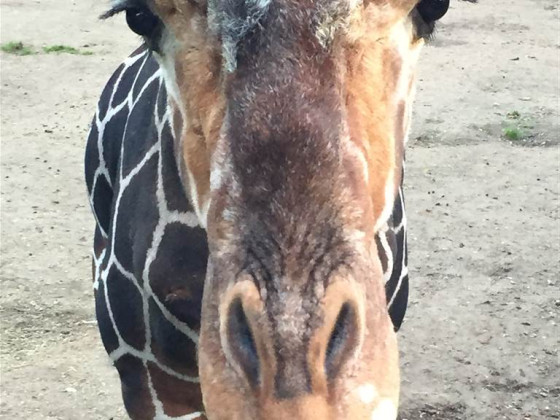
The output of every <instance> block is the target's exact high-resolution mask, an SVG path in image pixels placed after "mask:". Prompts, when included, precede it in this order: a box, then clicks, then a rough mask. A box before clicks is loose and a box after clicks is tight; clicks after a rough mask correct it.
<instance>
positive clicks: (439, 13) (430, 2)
mask: <svg viewBox="0 0 560 420" xmlns="http://www.w3.org/2000/svg"><path fill="white" fill-rule="evenodd" d="M448 8H449V0H421V1H420V2H419V3H418V4H417V5H416V7H415V8H414V10H413V11H412V13H411V17H412V22H413V23H414V27H415V28H416V36H417V37H418V38H424V39H430V37H431V36H432V33H433V32H434V28H435V25H436V21H437V20H439V19H441V18H442V17H443V16H444V15H445V13H447V9H448Z"/></svg>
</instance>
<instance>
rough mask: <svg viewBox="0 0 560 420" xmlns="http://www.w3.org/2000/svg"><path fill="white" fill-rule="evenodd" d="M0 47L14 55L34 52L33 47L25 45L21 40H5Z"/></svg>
mask: <svg viewBox="0 0 560 420" xmlns="http://www.w3.org/2000/svg"><path fill="white" fill-rule="evenodd" d="M0 49H1V50H2V51H4V52H5V53H8V54H15V55H32V54H36V52H35V51H33V49H32V48H31V47H30V46H28V45H25V44H24V43H23V42H21V41H12V42H6V43H5V44H2V45H0Z"/></svg>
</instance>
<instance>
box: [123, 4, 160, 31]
mask: <svg viewBox="0 0 560 420" xmlns="http://www.w3.org/2000/svg"><path fill="white" fill-rule="evenodd" d="M126 23H127V24H128V27H129V28H130V29H131V30H132V32H134V33H137V34H138V35H141V36H145V37H147V38H149V37H150V36H152V35H153V34H154V33H155V32H156V30H157V28H158V27H159V23H160V21H159V19H158V17H157V16H156V15H154V14H153V13H152V12H151V11H150V10H148V9H147V8H135V7H134V8H127V9H126Z"/></svg>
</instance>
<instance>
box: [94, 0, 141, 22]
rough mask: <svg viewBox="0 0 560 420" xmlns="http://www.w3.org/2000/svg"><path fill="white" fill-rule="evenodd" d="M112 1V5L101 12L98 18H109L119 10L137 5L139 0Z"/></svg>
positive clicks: (119, 11) (122, 10)
mask: <svg viewBox="0 0 560 420" xmlns="http://www.w3.org/2000/svg"><path fill="white" fill-rule="evenodd" d="M113 3H114V4H113V6H111V8H110V9H109V10H107V11H106V12H104V13H102V14H101V16H99V19H103V20H104V19H109V18H111V17H113V16H115V15H118V14H119V13H121V12H124V11H126V10H127V9H130V8H132V7H138V6H139V3H140V2H138V1H134V0H120V1H117V2H113Z"/></svg>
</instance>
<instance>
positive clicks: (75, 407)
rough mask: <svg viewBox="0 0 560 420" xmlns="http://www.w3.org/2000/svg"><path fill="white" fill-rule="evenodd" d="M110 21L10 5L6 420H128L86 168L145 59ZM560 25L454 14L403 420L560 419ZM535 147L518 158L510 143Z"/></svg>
mask: <svg viewBox="0 0 560 420" xmlns="http://www.w3.org/2000/svg"><path fill="white" fill-rule="evenodd" d="M104 3H105V2H103V1H94V0H80V1H70V0H48V1H47V0H0V13H1V40H2V42H9V41H23V42H25V43H28V44H30V45H32V46H34V47H35V48H36V49H37V50H40V49H41V48H42V47H43V46H48V45H53V44H65V45H69V46H73V47H76V48H80V49H81V50H82V51H91V53H92V54H91V55H71V54H60V55H56V54H45V53H42V52H41V53H38V54H35V55H29V56H22V57H20V56H15V55H11V54H6V53H1V55H0V59H1V85H2V88H1V146H2V149H1V165H2V166H1V199H2V207H1V281H2V292H1V295H0V305H1V318H0V320H1V350H2V359H1V376H0V380H1V399H0V417H2V418H6V419H40V420H42V419H104V420H108V419H121V418H124V412H123V409H122V407H121V400H120V390H119V382H118V378H117V375H116V372H115V371H114V369H113V368H112V367H111V366H110V363H109V361H108V358H107V356H106V354H105V352H104V350H103V348H102V346H101V342H100V339H99V336H98V332H97V328H96V325H95V318H94V313H93V296H92V287H91V279H90V274H91V266H90V244H91V240H92V231H93V218H92V216H91V214H90V212H89V207H88V204H87V201H86V190H85V186H84V180H83V175H82V172H83V167H82V156H83V153H84V146H85V135H86V132H87V128H88V124H89V121H90V118H91V116H92V114H93V111H94V108H95V103H96V100H97V97H98V95H99V93H100V91H101V88H102V87H103V85H104V83H105V81H106V80H107V78H108V77H109V75H110V73H111V72H112V71H113V69H114V68H116V66H117V65H118V63H119V62H120V60H121V59H122V58H124V57H125V56H126V55H127V54H128V53H129V52H130V51H132V49H133V48H134V47H135V46H136V45H137V44H138V39H137V38H136V37H135V36H134V35H132V34H131V33H130V32H129V31H128V30H127V28H126V27H125V24H124V20H123V18H122V17H117V18H115V19H114V20H112V21H108V22H100V21H98V20H97V19H96V17H97V16H98V15H99V14H100V13H101V12H102V10H103V8H104V6H105V5H106V4H104ZM559 22H560V20H559V10H558V3H557V1H556V0H515V1H511V0H479V3H478V4H473V3H469V2H461V1H457V0H453V1H452V7H451V10H450V12H449V14H448V15H447V16H446V17H445V18H444V20H443V22H442V23H441V25H440V27H439V31H438V34H437V36H436V39H435V40H434V41H433V42H432V44H431V46H428V47H427V48H426V49H425V51H424V55H423V58H422V62H421V66H420V85H419V90H418V95H417V104H416V112H415V114H416V118H415V123H414V131H413V134H412V137H411V141H410V145H409V149H408V155H407V156H408V164H407V175H406V180H405V181H406V192H407V205H408V215H409V226H410V253H411V255H410V265H411V267H410V268H411V287H412V291H411V304H410V307H409V312H408V314H407V317H406V319H405V324H404V327H403V328H402V330H401V333H400V346H401V349H402V361H401V363H402V404H401V416H402V418H403V419H409V420H416V419H441V420H453V419H553V418H560V398H559V397H560V379H559V378H560V372H559V362H558V360H559V359H558V344H559V342H558V341H559V329H558V325H557V323H558V311H559V307H560V293H559V290H560V289H559V273H560V262H559V255H560V253H559V251H560V250H559V248H560V222H559V217H558V216H559V214H558V210H559V203H558V193H559V191H558V190H559V183H560V174H559V159H560V150H559V147H558V144H559V135H560V133H559V121H560V119H559V115H558V114H559V99H558V97H559V90H560V89H559V76H560V74H559V67H560V66H559V64H560V63H559V57H560V48H559V47H560V46H559V41H560V38H559V34H560V24H559ZM504 130H509V133H510V135H512V136H514V137H515V135H518V136H519V137H520V139H518V140H508V139H506V138H505V136H504V134H503V133H504Z"/></svg>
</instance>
